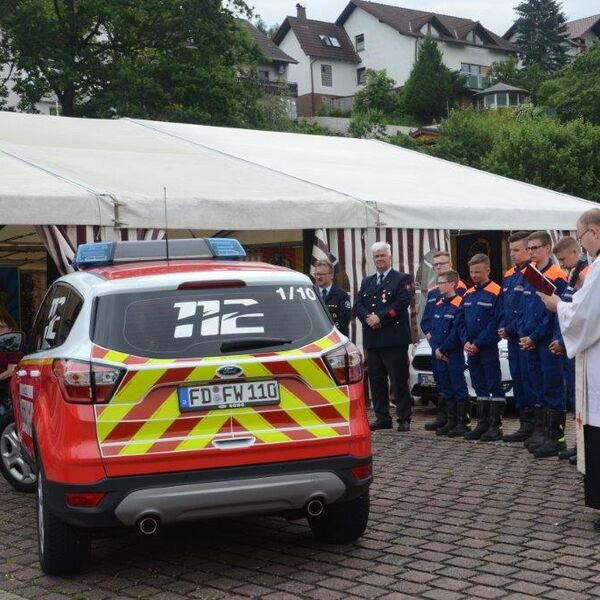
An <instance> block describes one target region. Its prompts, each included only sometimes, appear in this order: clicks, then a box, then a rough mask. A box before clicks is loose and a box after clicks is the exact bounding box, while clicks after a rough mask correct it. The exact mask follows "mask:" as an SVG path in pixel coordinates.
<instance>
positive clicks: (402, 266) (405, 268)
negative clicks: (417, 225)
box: [312, 227, 450, 344]
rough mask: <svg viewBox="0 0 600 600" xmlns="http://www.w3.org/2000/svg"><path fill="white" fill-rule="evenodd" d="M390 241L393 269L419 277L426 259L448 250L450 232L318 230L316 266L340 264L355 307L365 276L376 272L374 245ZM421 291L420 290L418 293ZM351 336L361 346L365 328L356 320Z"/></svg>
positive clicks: (414, 334) (412, 323)
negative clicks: (320, 262)
mask: <svg viewBox="0 0 600 600" xmlns="http://www.w3.org/2000/svg"><path fill="white" fill-rule="evenodd" d="M380 241H383V242H388V243H389V244H390V246H391V247H392V257H393V265H392V266H393V267H394V269H396V270H398V271H402V272H404V273H409V274H410V275H411V277H412V278H413V280H414V278H415V276H416V274H417V270H418V268H419V265H420V263H421V262H422V260H423V257H424V256H425V255H426V254H427V253H428V252H430V251H431V250H435V249H437V250H448V248H449V241H450V233H449V231H448V230H446V229H397V228H387V227H380V228H375V227H372V228H371V227H370V228H364V229H359V228H346V229H327V230H323V229H320V230H316V232H315V243H314V245H313V257H312V258H313V265H314V262H315V261H316V260H320V259H324V258H326V259H328V260H330V261H332V262H336V261H337V263H338V265H337V269H336V270H337V272H339V273H341V274H342V276H343V278H344V280H345V286H344V287H345V288H346V289H347V291H348V293H349V294H350V297H351V298H352V303H353V305H354V304H355V303H356V297H357V294H358V290H359V288H360V283H361V281H362V280H363V278H364V277H366V276H367V275H370V274H372V273H374V272H375V268H374V266H373V262H372V260H371V250H370V249H371V246H372V245H373V244H374V243H375V242H380ZM417 292H418V290H417ZM410 313H411V325H412V328H413V337H414V338H415V339H416V337H415V336H416V332H417V323H416V310H415V302H413V303H412V305H411V308H410ZM350 337H351V339H352V340H353V341H354V342H356V343H358V344H360V343H361V341H362V328H361V326H360V323H359V322H358V321H357V320H356V319H352V321H351V323H350Z"/></svg>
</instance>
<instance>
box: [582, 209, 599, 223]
mask: <svg viewBox="0 0 600 600" xmlns="http://www.w3.org/2000/svg"><path fill="white" fill-rule="evenodd" d="M577 222H578V223H579V224H580V225H581V226H582V227H589V226H590V225H596V226H600V208H591V209H590V210H586V211H585V212H584V213H583V214H582V215H581V216H580V217H579V219H577Z"/></svg>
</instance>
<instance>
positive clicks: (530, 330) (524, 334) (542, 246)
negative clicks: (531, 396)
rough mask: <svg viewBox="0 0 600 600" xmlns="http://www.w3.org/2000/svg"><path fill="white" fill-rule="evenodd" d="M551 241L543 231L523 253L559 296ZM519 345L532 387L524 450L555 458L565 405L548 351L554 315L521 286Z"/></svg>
mask: <svg viewBox="0 0 600 600" xmlns="http://www.w3.org/2000/svg"><path fill="white" fill-rule="evenodd" d="M551 244H552V240H551V238H550V235H549V234H548V233H547V232H546V231H536V232H535V233H532V234H531V235H530V236H529V237H528V238H527V249H528V250H529V254H530V256H531V260H532V262H533V263H535V265H536V267H537V269H538V270H539V271H541V272H542V273H543V274H544V276H545V277H546V278H547V279H549V280H550V281H552V283H554V285H555V286H556V294H557V295H558V296H560V295H561V294H562V293H563V292H564V290H565V288H566V287H567V277H566V275H565V273H564V272H563V270H562V269H561V268H560V267H559V266H557V265H555V264H554V263H553V262H552V260H551V258H550V250H551ZM517 320H518V327H519V336H520V340H519V345H520V347H521V349H523V350H525V351H526V352H527V354H528V359H529V370H530V373H531V381H532V383H533V386H534V390H535V395H536V402H535V423H534V430H533V433H532V435H531V436H529V437H528V438H527V439H526V440H525V446H526V447H527V449H528V450H529V451H530V452H532V453H533V455H534V456H535V457H536V458H541V457H545V456H556V455H557V454H558V452H559V451H560V450H564V449H565V435H564V431H565V420H566V415H567V411H566V401H565V395H564V392H563V377H562V365H561V362H560V357H559V356H557V355H556V354H552V352H551V351H550V348H549V346H550V342H551V341H552V336H553V333H554V322H555V320H556V319H555V315H554V313H551V312H550V311H548V310H547V309H546V307H545V306H544V303H543V302H542V300H541V298H540V297H539V296H538V295H537V293H536V290H535V288H534V287H533V286H532V285H530V284H529V283H527V282H525V283H524V290H523V298H522V300H521V305H520V307H519V314H518V319H517Z"/></svg>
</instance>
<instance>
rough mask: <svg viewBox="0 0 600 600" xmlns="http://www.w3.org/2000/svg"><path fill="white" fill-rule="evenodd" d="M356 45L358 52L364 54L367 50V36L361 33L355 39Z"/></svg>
mask: <svg viewBox="0 0 600 600" xmlns="http://www.w3.org/2000/svg"><path fill="white" fill-rule="evenodd" d="M354 45H355V46H356V51H357V52H362V51H363V50H364V49H365V34H364V33H361V34H360V35H357V36H355V37H354Z"/></svg>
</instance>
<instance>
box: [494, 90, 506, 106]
mask: <svg viewBox="0 0 600 600" xmlns="http://www.w3.org/2000/svg"><path fill="white" fill-rule="evenodd" d="M507 96H508V94H507V93H506V92H500V93H498V94H496V105H497V106H506V105H507V104H508V98H507Z"/></svg>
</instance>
